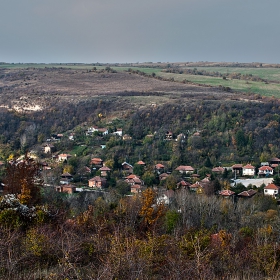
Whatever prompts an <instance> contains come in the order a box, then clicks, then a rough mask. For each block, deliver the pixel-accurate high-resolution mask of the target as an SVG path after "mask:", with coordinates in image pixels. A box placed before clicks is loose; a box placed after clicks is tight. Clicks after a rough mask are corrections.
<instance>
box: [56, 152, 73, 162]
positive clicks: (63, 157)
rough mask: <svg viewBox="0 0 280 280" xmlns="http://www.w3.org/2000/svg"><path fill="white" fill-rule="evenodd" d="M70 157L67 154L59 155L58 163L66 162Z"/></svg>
mask: <svg viewBox="0 0 280 280" xmlns="http://www.w3.org/2000/svg"><path fill="white" fill-rule="evenodd" d="M70 157H71V155H69V154H60V155H58V161H65V160H66V161H67V160H68V159H69V158H70Z"/></svg>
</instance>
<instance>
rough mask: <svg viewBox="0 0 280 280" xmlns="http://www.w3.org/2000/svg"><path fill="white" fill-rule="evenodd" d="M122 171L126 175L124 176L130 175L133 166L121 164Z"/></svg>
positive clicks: (125, 163)
mask: <svg viewBox="0 0 280 280" xmlns="http://www.w3.org/2000/svg"><path fill="white" fill-rule="evenodd" d="M122 170H123V171H124V172H125V173H126V174H132V173H133V166H132V165H131V164H129V163H127V162H123V163H122Z"/></svg>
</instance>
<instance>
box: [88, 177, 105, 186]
mask: <svg viewBox="0 0 280 280" xmlns="http://www.w3.org/2000/svg"><path fill="white" fill-rule="evenodd" d="M106 183H107V180H106V179H105V178H102V177H100V176H95V177H93V178H92V179H90V180H88V186H89V187H91V188H99V189H102V188H104V187H106Z"/></svg>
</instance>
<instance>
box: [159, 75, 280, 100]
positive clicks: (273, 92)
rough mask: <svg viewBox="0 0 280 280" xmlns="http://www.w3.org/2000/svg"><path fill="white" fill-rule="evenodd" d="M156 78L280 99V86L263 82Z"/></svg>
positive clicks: (178, 76) (168, 76) (189, 77)
mask: <svg viewBox="0 0 280 280" xmlns="http://www.w3.org/2000/svg"><path fill="white" fill-rule="evenodd" d="M158 76H161V77H164V78H169V79H171V78H174V80H175V81H180V82H181V81H183V80H188V81H190V82H193V83H197V84H205V85H211V86H219V85H221V86H224V87H230V88H231V89H233V90H235V91H242V92H252V93H257V94H261V95H263V96H275V97H277V98H280V84H265V83H264V82H253V81H244V80H230V79H227V80H223V79H222V78H218V77H208V76H200V75H187V74H173V73H163V72H162V73H158Z"/></svg>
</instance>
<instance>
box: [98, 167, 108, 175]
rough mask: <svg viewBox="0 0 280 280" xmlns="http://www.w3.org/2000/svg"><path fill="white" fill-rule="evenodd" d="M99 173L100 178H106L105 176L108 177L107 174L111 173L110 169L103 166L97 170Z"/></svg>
mask: <svg viewBox="0 0 280 280" xmlns="http://www.w3.org/2000/svg"><path fill="white" fill-rule="evenodd" d="M99 171H101V174H100V175H101V176H102V177H106V176H108V174H109V173H110V171H111V169H110V168H109V167H107V166H103V167H101V168H100V169H99Z"/></svg>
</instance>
